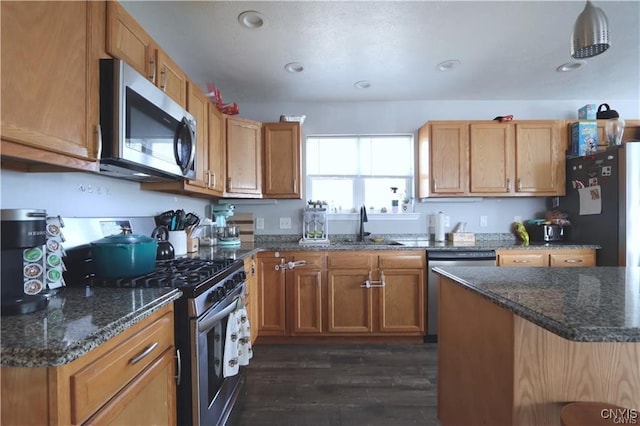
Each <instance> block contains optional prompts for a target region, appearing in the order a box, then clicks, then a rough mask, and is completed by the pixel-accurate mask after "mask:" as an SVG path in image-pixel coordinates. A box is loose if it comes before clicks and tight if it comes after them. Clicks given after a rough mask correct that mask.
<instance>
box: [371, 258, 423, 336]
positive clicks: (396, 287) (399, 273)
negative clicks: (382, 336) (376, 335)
mask: <svg viewBox="0 0 640 426" xmlns="http://www.w3.org/2000/svg"><path fill="white" fill-rule="evenodd" d="M381 273H384V278H385V286H384V287H380V288H376V289H374V290H376V291H377V292H379V296H380V299H379V300H380V306H379V312H378V315H379V324H378V326H379V329H380V331H381V332H383V333H418V334H420V333H424V330H425V315H426V314H425V294H424V290H425V279H424V269H384V270H381Z"/></svg>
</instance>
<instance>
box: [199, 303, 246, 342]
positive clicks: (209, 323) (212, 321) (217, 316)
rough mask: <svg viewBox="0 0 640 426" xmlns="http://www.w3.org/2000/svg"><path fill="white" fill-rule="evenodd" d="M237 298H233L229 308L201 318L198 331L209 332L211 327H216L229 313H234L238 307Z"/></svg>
mask: <svg viewBox="0 0 640 426" xmlns="http://www.w3.org/2000/svg"><path fill="white" fill-rule="evenodd" d="M239 298H240V296H236V297H234V298H233V302H231V303H230V304H229V306H227V307H226V308H224V309H223V310H221V311H220V312H212V313H210V314H208V315H207V316H205V317H204V318H202V320H200V321H198V331H199V332H200V333H202V332H206V331H209V330H211V329H212V328H213V326H214V325H216V323H218V322H220V320H221V319H223V318H225V317H226V316H228V315H229V314H230V313H231V312H233V311H235V310H236V307H237V305H238V299H239Z"/></svg>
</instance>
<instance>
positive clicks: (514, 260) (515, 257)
mask: <svg viewBox="0 0 640 426" xmlns="http://www.w3.org/2000/svg"><path fill="white" fill-rule="evenodd" d="M498 266H548V264H547V254H546V253H543V252H541V253H531V254H501V255H499V256H498Z"/></svg>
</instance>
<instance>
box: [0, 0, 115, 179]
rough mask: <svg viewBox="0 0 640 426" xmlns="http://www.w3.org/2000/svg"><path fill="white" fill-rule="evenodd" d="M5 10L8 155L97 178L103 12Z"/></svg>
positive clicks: (20, 6)
mask: <svg viewBox="0 0 640 426" xmlns="http://www.w3.org/2000/svg"><path fill="white" fill-rule="evenodd" d="M0 7H1V12H0V14H1V19H2V23H1V31H2V35H1V37H2V48H1V59H0V62H1V68H2V69H1V72H0V73H1V75H2V96H1V97H0V98H1V102H2V106H1V109H2V117H1V122H2V128H1V133H2V140H3V143H2V155H3V156H4V157H13V158H21V159H27V160H33V161H38V162H43V163H49V164H55V165H59V166H65V167H72V168H79V169H86V170H92V171H97V170H98V164H97V163H96V162H95V160H96V158H97V156H98V153H99V133H98V124H99V117H98V114H99V111H98V108H99V107H98V89H99V79H98V75H99V74H98V64H99V63H98V55H99V49H97V48H96V46H95V45H94V40H95V38H99V33H100V25H99V23H97V22H94V19H93V17H95V16H96V15H95V13H94V9H95V8H98V7H100V4H94V3H93V2H84V1H75V2H63V1H56V2H19V1H16V2H1V3H0ZM102 13H104V12H102ZM103 18H104V17H103ZM93 26H95V28H94V27H93ZM102 28H104V24H103V25H102ZM93 31H95V34H94V33H92V32H93Z"/></svg>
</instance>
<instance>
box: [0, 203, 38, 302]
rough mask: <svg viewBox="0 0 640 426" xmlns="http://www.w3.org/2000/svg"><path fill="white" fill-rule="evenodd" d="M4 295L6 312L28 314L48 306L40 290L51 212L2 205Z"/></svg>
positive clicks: (2, 294)
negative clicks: (6, 207)
mask: <svg viewBox="0 0 640 426" xmlns="http://www.w3.org/2000/svg"><path fill="white" fill-rule="evenodd" d="M1 219H2V221H1V222H2V224H1V232H2V246H1V250H2V253H1V254H0V255H1V256H2V257H1V259H0V263H1V268H0V269H1V279H2V281H0V288H1V297H2V306H1V307H0V309H1V311H0V312H1V314H2V315H16V314H27V313H31V312H35V311H38V310H40V309H43V308H45V307H46V306H47V303H48V299H47V297H46V296H43V295H40V294H38V293H39V292H40V291H42V290H43V289H44V288H45V286H46V280H45V278H44V271H45V268H44V258H45V256H46V248H45V244H46V241H47V231H46V227H47V213H46V211H45V210H36V209H2V211H1Z"/></svg>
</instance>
